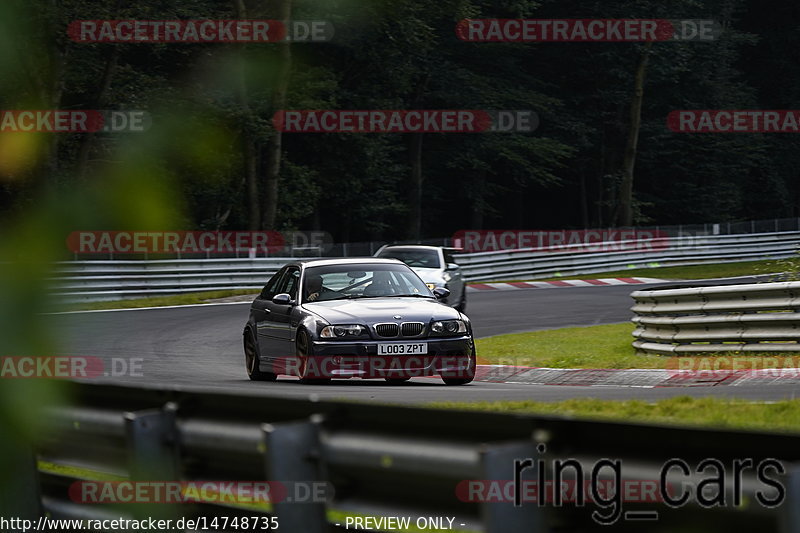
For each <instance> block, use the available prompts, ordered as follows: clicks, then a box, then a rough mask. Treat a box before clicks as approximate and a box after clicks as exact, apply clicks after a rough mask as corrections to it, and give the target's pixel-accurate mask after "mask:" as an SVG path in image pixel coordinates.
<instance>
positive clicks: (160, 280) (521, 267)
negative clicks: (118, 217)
mask: <svg viewBox="0 0 800 533" xmlns="http://www.w3.org/2000/svg"><path fill="white" fill-rule="evenodd" d="M596 245H597V246H598V247H603V246H605V247H613V248H622V249H621V250H619V251H610V252H588V251H585V250H586V246H585V245H565V246H563V247H560V248H559V249H558V250H557V251H542V250H526V249H522V250H506V251H501V252H482V253H474V254H461V255H458V256H456V257H457V261H458V263H459V265H460V268H461V270H462V272H463V275H464V278H465V279H466V280H467V281H489V280H493V281H499V280H504V279H520V278H525V279H536V278H545V277H553V276H572V275H583V274H592V273H597V272H608V271H611V270H624V269H629V268H647V267H649V266H652V265H654V264H657V265H659V266H678V265H697V264H703V263H725V262H737V261H752V260H758V259H777V258H786V257H790V256H792V255H794V254H795V253H796V251H797V249H798V246H799V245H800V232H796V231H794V232H781V233H760V234H747V235H717V236H701V237H675V238H665V239H657V240H655V241H653V242H651V243H650V246H652V249H651V250H648V251H642V250H632V251H631V250H627V251H626V250H625V248H626V247H636V246H638V245H641V242H636V241H613V242H609V243H597V244H596ZM292 260H295V259H293V258H288V257H271V258H256V259H183V260H165V261H72V262H64V263H59V264H58V265H57V273H56V276H55V277H54V278H53V279H52V280H51V283H52V286H53V289H54V292H56V293H57V295H58V296H60V297H62V298H63V299H65V300H67V301H102V300H118V299H122V298H136V297H146V296H157V295H163V294H179V293H185V292H201V291H210V290H233V289H248V290H253V291H257V290H259V289H261V288H262V287H263V286H264V284H265V283H266V281H267V280H268V279H269V277H270V276H271V275H272V274H273V273H275V272H276V271H277V270H278V268H280V266H281V265H283V264H284V263H286V262H288V261H292Z"/></svg>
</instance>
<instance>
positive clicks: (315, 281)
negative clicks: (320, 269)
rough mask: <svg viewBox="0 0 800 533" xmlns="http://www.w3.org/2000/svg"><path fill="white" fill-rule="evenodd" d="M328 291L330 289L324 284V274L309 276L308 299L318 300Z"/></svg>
mask: <svg viewBox="0 0 800 533" xmlns="http://www.w3.org/2000/svg"><path fill="white" fill-rule="evenodd" d="M326 292H330V291H329V290H328V289H326V288H325V287H323V286H322V276H320V275H318V274H313V275H311V276H309V277H308V279H307V280H306V301H309V302H316V301H318V300H319V298H320V296H322V295H323V294H325V293H326Z"/></svg>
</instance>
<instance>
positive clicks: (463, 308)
mask: <svg viewBox="0 0 800 533" xmlns="http://www.w3.org/2000/svg"><path fill="white" fill-rule="evenodd" d="M466 310H467V284H466V283H465V284H464V288H463V289H462V290H461V301H460V302H458V305H457V306H456V311H458V312H459V313H463V312H464V311H466Z"/></svg>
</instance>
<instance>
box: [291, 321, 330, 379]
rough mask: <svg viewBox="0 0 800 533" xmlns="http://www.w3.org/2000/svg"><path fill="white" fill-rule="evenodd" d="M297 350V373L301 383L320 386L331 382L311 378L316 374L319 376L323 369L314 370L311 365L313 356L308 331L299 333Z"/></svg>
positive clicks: (296, 341) (296, 343)
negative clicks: (310, 360)
mask: <svg viewBox="0 0 800 533" xmlns="http://www.w3.org/2000/svg"><path fill="white" fill-rule="evenodd" d="M295 348H296V354H297V368H298V372H297V373H298V377H299V378H300V382H301V383H307V384H316V385H319V384H322V383H328V382H330V380H331V378H320V377H310V376H313V375H314V374H315V373H316V374H318V373H319V372H320V370H321V369H314V368H312V367H311V365H310V364H309V357H310V356H311V339H309V337H308V333H307V332H306V331H304V330H302V329H301V330H300V331H298V332H297V339H296V340H295Z"/></svg>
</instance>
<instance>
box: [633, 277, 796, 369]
mask: <svg viewBox="0 0 800 533" xmlns="http://www.w3.org/2000/svg"><path fill="white" fill-rule="evenodd" d="M631 297H632V298H633V299H634V301H635V304H634V306H633V307H632V310H633V312H634V313H636V316H635V317H633V319H632V320H633V322H634V324H636V329H635V330H634V332H633V336H634V337H635V338H636V340H635V341H634V342H633V346H634V347H635V348H636V349H637V350H638V351H640V352H645V353H659V354H687V353H714V352H800V344H798V341H800V282H797V281H792V282H783V283H755V284H747V285H725V286H718V287H692V288H680V289H649V290H640V291H635V292H633V293H632V294H631Z"/></svg>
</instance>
